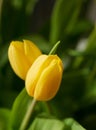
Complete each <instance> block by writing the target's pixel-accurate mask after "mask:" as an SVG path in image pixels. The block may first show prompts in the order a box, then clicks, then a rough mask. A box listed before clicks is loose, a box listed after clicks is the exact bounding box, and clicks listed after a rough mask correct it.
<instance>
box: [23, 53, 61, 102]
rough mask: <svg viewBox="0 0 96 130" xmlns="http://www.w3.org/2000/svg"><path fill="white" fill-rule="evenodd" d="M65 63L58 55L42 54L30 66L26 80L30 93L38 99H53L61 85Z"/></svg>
mask: <svg viewBox="0 0 96 130" xmlns="http://www.w3.org/2000/svg"><path fill="white" fill-rule="evenodd" d="M62 73H63V64H62V61H61V59H60V58H59V57H58V56H57V55H41V56H39V57H38V58H37V59H36V60H35V62H34V63H33V65H32V66H31V67H30V69H29V71H28V73H27V75H26V80H25V86H26V90H27V92H28V94H29V95H30V96H33V97H34V98H35V99H36V100H39V101H40V100H41V101H47V100H50V99H52V98H53V97H54V96H55V95H56V93H57V91H58V89H59V86H60V82H61V79H62Z"/></svg>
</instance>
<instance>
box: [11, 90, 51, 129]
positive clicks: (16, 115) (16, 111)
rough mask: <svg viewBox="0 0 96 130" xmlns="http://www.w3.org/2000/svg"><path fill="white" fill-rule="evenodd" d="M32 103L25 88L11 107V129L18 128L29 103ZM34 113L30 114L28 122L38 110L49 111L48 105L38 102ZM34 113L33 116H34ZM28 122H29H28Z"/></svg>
mask: <svg viewBox="0 0 96 130" xmlns="http://www.w3.org/2000/svg"><path fill="white" fill-rule="evenodd" d="M31 103H32V97H30V96H29V95H28V94H27V92H26V90H25V88H24V89H23V90H22V91H21V93H20V94H19V95H18V97H17V98H16V100H15V102H14V104H13V108H12V114H11V127H12V129H13V130H17V129H19V128H20V125H21V123H22V121H23V118H24V116H25V114H26V112H27V110H28V108H30V105H31ZM34 110H35V111H34V113H33V115H32V118H31V120H30V122H31V121H32V120H33V118H34V115H35V114H36V115H37V114H38V113H39V112H42V111H43V112H46V113H49V110H48V106H47V104H46V103H45V102H38V103H37V105H36V107H35V108H34ZM36 115H35V116H36ZM30 122H29V124H30Z"/></svg>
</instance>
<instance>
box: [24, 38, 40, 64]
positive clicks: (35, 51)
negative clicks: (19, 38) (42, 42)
mask: <svg viewBox="0 0 96 130" xmlns="http://www.w3.org/2000/svg"><path fill="white" fill-rule="evenodd" d="M23 41H24V51H25V55H26V56H27V58H28V60H29V61H30V63H33V62H34V60H35V59H36V58H37V57H38V56H40V55H41V51H40V50H39V48H38V47H37V46H36V45H35V44H34V43H33V42H31V41H29V40H23Z"/></svg>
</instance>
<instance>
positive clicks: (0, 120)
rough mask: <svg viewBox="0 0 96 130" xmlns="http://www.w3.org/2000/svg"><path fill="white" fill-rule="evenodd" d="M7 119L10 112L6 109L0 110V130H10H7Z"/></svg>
mask: <svg viewBox="0 0 96 130" xmlns="http://www.w3.org/2000/svg"><path fill="white" fill-rule="evenodd" d="M9 117H10V111H9V110H8V109H0V130H11V129H9V121H10V120H9Z"/></svg>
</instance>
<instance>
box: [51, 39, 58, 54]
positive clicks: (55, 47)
mask: <svg viewBox="0 0 96 130" xmlns="http://www.w3.org/2000/svg"><path fill="white" fill-rule="evenodd" d="M59 44H60V41H58V42H57V43H56V44H55V45H54V46H53V48H52V49H51V51H50V52H49V55H51V54H55V52H56V50H57V48H58V46H59Z"/></svg>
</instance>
